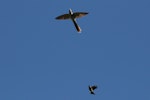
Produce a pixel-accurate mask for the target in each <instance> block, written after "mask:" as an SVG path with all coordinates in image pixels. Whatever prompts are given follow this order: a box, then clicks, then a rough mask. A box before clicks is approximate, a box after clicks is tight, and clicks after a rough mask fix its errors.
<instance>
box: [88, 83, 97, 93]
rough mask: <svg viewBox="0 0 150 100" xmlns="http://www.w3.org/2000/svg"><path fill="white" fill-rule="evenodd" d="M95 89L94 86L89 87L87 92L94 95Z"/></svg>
mask: <svg viewBox="0 0 150 100" xmlns="http://www.w3.org/2000/svg"><path fill="white" fill-rule="evenodd" d="M96 88H97V86H96V85H93V86H89V91H90V93H91V94H95V93H94V90H95V89H96Z"/></svg>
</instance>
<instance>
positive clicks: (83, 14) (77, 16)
mask: <svg viewBox="0 0 150 100" xmlns="http://www.w3.org/2000/svg"><path fill="white" fill-rule="evenodd" d="M73 14H74V16H75V18H80V17H83V16H85V15H87V14H88V13H87V12H75V13H73Z"/></svg>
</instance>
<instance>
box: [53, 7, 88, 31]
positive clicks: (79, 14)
mask: <svg viewBox="0 0 150 100" xmlns="http://www.w3.org/2000/svg"><path fill="white" fill-rule="evenodd" d="M87 14H88V13H87V12H75V13H73V11H72V10H71V9H69V14H63V15H60V16H58V17H56V19H57V20H66V19H71V20H72V22H73V24H74V26H75V27H76V29H77V31H78V32H81V28H80V27H79V25H78V24H77V22H76V18H80V17H82V16H85V15H87Z"/></svg>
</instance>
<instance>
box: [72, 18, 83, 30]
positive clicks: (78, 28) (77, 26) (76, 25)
mask: <svg viewBox="0 0 150 100" xmlns="http://www.w3.org/2000/svg"><path fill="white" fill-rule="evenodd" d="M72 21H73V23H74V25H75V27H76V29H77V31H78V32H81V28H80V27H79V25H78V24H77V22H76V20H75V19H73V20H72Z"/></svg>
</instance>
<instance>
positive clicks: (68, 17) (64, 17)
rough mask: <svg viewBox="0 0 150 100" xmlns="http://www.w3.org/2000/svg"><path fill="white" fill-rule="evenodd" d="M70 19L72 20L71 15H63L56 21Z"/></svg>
mask: <svg viewBox="0 0 150 100" xmlns="http://www.w3.org/2000/svg"><path fill="white" fill-rule="evenodd" d="M70 18H71V16H70V14H63V15H60V16H58V17H56V19H58V20H65V19H70Z"/></svg>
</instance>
